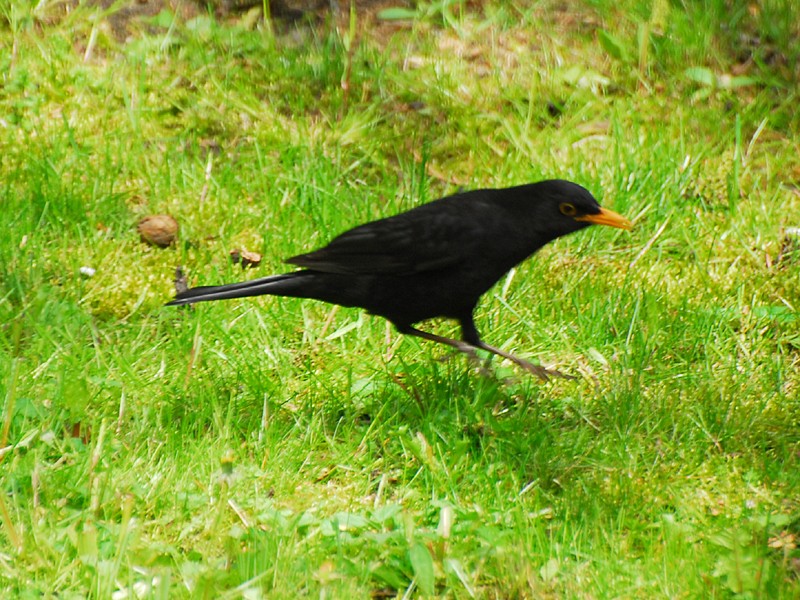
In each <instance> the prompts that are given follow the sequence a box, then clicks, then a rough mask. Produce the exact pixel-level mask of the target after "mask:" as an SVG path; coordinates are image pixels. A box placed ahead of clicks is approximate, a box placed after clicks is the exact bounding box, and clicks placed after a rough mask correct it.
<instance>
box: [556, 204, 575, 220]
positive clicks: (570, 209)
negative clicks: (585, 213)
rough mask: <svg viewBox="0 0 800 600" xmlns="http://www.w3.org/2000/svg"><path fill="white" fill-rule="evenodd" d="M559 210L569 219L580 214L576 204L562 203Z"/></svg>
mask: <svg viewBox="0 0 800 600" xmlns="http://www.w3.org/2000/svg"><path fill="white" fill-rule="evenodd" d="M558 210H560V211H561V214H562V215H566V216H568V217H574V216H575V215H577V214H578V209H577V208H575V205H574V204H570V203H569V202H562V203H561V204H559V205H558Z"/></svg>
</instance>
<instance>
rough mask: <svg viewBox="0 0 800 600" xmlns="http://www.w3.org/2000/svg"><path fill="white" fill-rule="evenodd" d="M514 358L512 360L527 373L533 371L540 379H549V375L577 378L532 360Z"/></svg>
mask: <svg viewBox="0 0 800 600" xmlns="http://www.w3.org/2000/svg"><path fill="white" fill-rule="evenodd" d="M515 358H516V360H514V362H515V363H516V364H517V365H519V366H520V367H522V368H523V369H525V370H526V371H528V372H529V373H533V374H534V375H536V376H537V377H538V378H539V379H541V380H542V381H549V380H550V378H551V377H553V378H561V379H577V377H575V376H574V375H567V374H566V373H562V372H561V371H558V370H557V369H548V368H546V367H543V366H541V365H535V364H533V363H532V362H528V361H527V360H525V359H524V358H519V357H515Z"/></svg>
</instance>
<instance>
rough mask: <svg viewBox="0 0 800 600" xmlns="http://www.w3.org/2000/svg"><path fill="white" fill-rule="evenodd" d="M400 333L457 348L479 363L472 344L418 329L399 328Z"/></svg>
mask: <svg viewBox="0 0 800 600" xmlns="http://www.w3.org/2000/svg"><path fill="white" fill-rule="evenodd" d="M398 331H400V333H403V334H406V335H413V336H414V337H418V338H422V339H423V340H428V341H431V342H436V343H438V344H447V345H448V346H450V347H452V348H455V349H456V350H458V351H459V352H463V353H464V354H466V355H467V356H469V357H470V358H471V359H472V360H475V361H478V360H479V359H478V355H477V354H475V347H474V346H473V345H472V344H469V343H467V342H464V341H462V340H454V339H453V338H449V337H444V336H442V335H436V334H435V333H428V332H427V331H421V330H419V329H417V328H416V327H410V326H408V327H403V328H399V327H398Z"/></svg>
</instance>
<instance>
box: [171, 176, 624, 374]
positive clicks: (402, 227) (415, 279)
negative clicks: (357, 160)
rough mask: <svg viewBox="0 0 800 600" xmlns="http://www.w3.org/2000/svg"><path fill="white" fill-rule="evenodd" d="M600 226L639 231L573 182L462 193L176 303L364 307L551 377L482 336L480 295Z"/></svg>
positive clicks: (429, 336) (401, 327)
mask: <svg viewBox="0 0 800 600" xmlns="http://www.w3.org/2000/svg"><path fill="white" fill-rule="evenodd" d="M591 224H598V225H610V226H611V227H619V228H621V229H631V223H630V221H628V220H627V219H626V218H625V217H623V216H621V215H619V214H617V213H615V212H613V211H610V210H608V209H605V208H602V207H601V206H600V205H599V204H598V203H597V200H595V199H594V197H593V196H592V195H591V194H590V193H589V192H588V191H587V190H586V189H584V188H583V187H581V186H579V185H577V184H575V183H571V182H569V181H563V180H549V181H541V182H539V183H532V184H528V185H521V186H517V187H511V188H505V189H483V190H475V191H470V192H463V193H458V194H455V195H453V196H448V197H446V198H440V199H439V200H435V201H433V202H430V203H428V204H424V205H422V206H418V207H416V208H413V209H411V210H409V211H407V212H404V213H401V214H398V215H395V216H393V217H388V218H384V219H379V220H377V221H372V222H369V223H365V224H364V225H361V226H359V227H355V228H354V229H351V230H349V231H346V232H344V233H342V234H341V235H339V236H338V237H336V238H334V239H333V241H331V242H330V243H329V244H328V245H327V246H325V247H323V248H320V249H319V250H315V251H313V252H309V253H308V254H300V255H298V256H293V257H292V258H289V259H288V260H287V261H286V262H287V263H289V264H292V265H296V266H298V267H302V270H299V271H295V272H293V273H285V274H282V275H273V276H271V277H264V278H261V279H254V280H252V281H245V282H242V283H233V284H230V285H218V286H203V287H196V288H191V289H189V290H186V291H183V292H180V293H179V294H178V295H177V296H176V298H175V299H174V300H173V301H172V302H169V303H168V306H176V305H181V304H191V303H194V302H205V301H208V300H227V299H229V298H243V297H246V296H261V295H272V296H294V297H297V298H312V299H315V300H322V301H323V302H329V303H331V304H340V305H342V306H357V307H360V308H364V309H366V310H367V311H369V312H370V313H372V314H375V315H379V316H381V317H384V318H386V319H388V320H389V321H390V322H391V323H392V324H393V325H394V326H395V327H396V328H397V330H398V331H399V332H400V333H403V334H408V335H413V336H417V337H420V338H423V339H426V340H430V341H433V342H439V343H442V344H447V345H448V346H452V347H453V348H456V349H458V350H460V351H461V352H466V353H468V354H470V355H472V356H474V355H475V349H476V348H480V349H482V350H486V351H488V352H491V353H493V354H497V355H499V356H502V357H504V358H507V359H509V360H511V361H512V362H514V363H516V364H517V365H519V366H520V367H522V368H524V369H526V370H527V371H530V372H531V373H534V374H535V375H537V376H539V377H540V378H542V379H543V380H546V379H547V378H548V376H561V377H565V376H564V375H563V374H562V373H559V372H558V371H555V370H549V369H545V368H544V367H541V366H538V365H534V364H532V363H530V362H528V361H527V360H524V359H522V358H519V357H517V356H514V355H513V354H510V353H508V352H505V351H504V350H501V349H499V348H495V347H493V346H490V345H489V344H486V343H485V342H484V341H483V340H481V338H480V335H479V334H478V330H477V329H476V327H475V322H474V320H473V311H474V310H475V306H476V304H477V303H478V300H479V298H480V297H481V295H483V293H484V292H486V291H487V290H488V289H489V288H490V287H492V285H494V284H495V283H496V282H497V281H498V280H499V279H500V278H501V277H502V276H503V275H504V274H505V273H506V272H507V271H509V270H510V269H511V268H512V267H514V266H515V265H516V264H518V263H520V262H521V261H523V260H524V259H525V258H527V257H529V256H530V255H532V254H533V253H534V252H536V251H537V250H538V249H539V248H541V247H542V246H544V245H545V244H547V243H548V242H550V241H552V240H554V239H556V238H558V237H561V236H563V235H566V234H568V233H572V232H573V231H578V230H579V229H583V228H584V227H588V226H589V225H591ZM433 317H446V318H451V319H456V320H457V321H458V322H459V323H460V325H461V334H462V339H461V340H456V339H452V338H448V337H443V336H440V335H436V334H433V333H428V332H425V331H420V330H419V329H417V328H416V327H414V325H415V324H416V323H418V322H420V321H424V320H426V319H431V318H433Z"/></svg>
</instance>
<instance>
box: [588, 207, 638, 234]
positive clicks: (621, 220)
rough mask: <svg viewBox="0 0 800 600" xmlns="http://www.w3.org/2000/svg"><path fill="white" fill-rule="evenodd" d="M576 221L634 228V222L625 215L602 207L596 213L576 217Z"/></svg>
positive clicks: (620, 227) (628, 228)
mask: <svg viewBox="0 0 800 600" xmlns="http://www.w3.org/2000/svg"><path fill="white" fill-rule="evenodd" d="M575 220H576V221H586V222H587V223H592V224H594V225H608V226H609V227H617V228H619V229H627V230H628V231H630V230H631V229H633V223H631V222H630V221H628V219H626V218H625V217H623V216H622V215H620V214H617V213H615V212H614V211H613V210H608V209H607V208H601V209H600V212H599V213H598V214H596V215H584V216H582V217H575Z"/></svg>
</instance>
